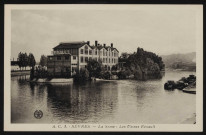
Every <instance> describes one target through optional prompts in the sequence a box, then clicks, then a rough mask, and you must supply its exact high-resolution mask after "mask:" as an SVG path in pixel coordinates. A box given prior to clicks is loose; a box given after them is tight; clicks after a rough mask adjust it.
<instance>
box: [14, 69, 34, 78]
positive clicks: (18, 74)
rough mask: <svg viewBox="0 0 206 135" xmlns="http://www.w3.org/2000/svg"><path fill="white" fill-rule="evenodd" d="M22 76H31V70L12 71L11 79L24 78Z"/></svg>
mask: <svg viewBox="0 0 206 135" xmlns="http://www.w3.org/2000/svg"><path fill="white" fill-rule="evenodd" d="M22 75H30V70H23V71H11V77H13V76H22Z"/></svg>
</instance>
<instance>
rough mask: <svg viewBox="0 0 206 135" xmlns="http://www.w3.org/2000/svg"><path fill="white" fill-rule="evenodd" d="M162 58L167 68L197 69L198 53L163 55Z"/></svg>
mask: <svg viewBox="0 0 206 135" xmlns="http://www.w3.org/2000/svg"><path fill="white" fill-rule="evenodd" d="M162 60H163V62H164V64H165V67H166V68H171V69H181V70H189V71H195V70H196V53H195V52H191V53H186V54H171V55H163V56H162Z"/></svg>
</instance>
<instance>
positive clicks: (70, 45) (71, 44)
mask: <svg viewBox="0 0 206 135" xmlns="http://www.w3.org/2000/svg"><path fill="white" fill-rule="evenodd" d="M85 44H86V42H84V41H80V42H66V43H60V44H59V45H57V46H56V47H54V48H53V49H69V48H80V47H82V46H83V45H85Z"/></svg>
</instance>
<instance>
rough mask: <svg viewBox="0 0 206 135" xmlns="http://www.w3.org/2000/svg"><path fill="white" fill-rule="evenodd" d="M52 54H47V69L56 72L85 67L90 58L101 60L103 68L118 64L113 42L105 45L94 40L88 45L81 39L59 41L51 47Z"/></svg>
mask: <svg viewBox="0 0 206 135" xmlns="http://www.w3.org/2000/svg"><path fill="white" fill-rule="evenodd" d="M52 54H53V55H51V56H48V63H47V69H48V71H49V72H53V73H57V72H66V70H67V71H68V69H69V70H70V71H71V72H73V71H74V70H80V69H81V68H85V67H86V65H87V61H88V60H90V59H94V60H97V61H99V62H102V65H103V66H104V67H105V69H107V70H111V68H112V66H114V65H117V64H118V56H119V51H118V50H117V49H116V48H114V47H113V43H111V45H110V46H106V44H103V45H101V44H98V41H95V44H94V45H90V42H89V41H87V42H84V41H82V42H66V43H60V44H59V45H57V46H56V47H54V48H53V51H52Z"/></svg>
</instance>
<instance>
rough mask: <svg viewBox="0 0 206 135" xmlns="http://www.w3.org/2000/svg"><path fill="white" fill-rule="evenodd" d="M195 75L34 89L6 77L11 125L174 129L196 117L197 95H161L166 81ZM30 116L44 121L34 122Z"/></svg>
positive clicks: (19, 79)
mask: <svg viewBox="0 0 206 135" xmlns="http://www.w3.org/2000/svg"><path fill="white" fill-rule="evenodd" d="M189 74H194V75H195V72H184V71H175V72H174V71H168V72H166V73H165V76H164V77H163V78H162V79H160V80H150V81H136V80H117V81H96V82H87V83H84V84H74V83H73V84H34V83H29V82H27V81H26V80H28V79H29V76H15V77H11V122H12V123H68V124H76V123H91V124H93V123H101V124H103V123H105V124H176V123H180V122H181V121H183V120H185V119H186V118H188V117H189V116H191V115H192V114H194V113H195V112H196V109H195V108H196V105H195V104H196V103H195V101H196V95H195V94H188V93H184V92H182V91H181V90H174V91H167V90H164V83H165V82H166V81H167V80H179V79H180V78H181V77H187V76H189ZM35 110H42V112H43V117H42V118H41V119H36V118H35V117H34V112H35Z"/></svg>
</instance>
